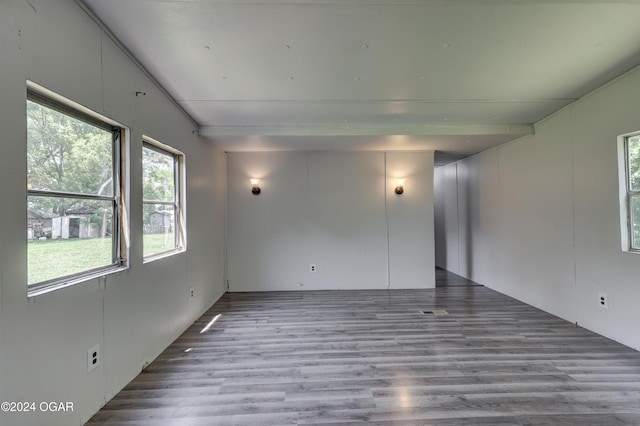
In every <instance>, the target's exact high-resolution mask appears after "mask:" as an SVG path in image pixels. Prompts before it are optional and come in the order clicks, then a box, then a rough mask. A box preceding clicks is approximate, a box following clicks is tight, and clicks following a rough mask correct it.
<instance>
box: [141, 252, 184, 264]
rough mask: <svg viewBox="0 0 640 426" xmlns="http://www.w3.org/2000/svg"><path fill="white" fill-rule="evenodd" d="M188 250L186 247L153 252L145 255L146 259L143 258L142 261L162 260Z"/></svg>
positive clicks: (145, 262)
mask: <svg viewBox="0 0 640 426" xmlns="http://www.w3.org/2000/svg"><path fill="white" fill-rule="evenodd" d="M186 251H187V250H186V249H177V250H171V251H163V252H162V253H157V254H152V255H151V256H147V257H145V258H144V259H142V263H143V264H147V263H151V262H155V261H156V260H161V259H165V258H167V257H171V256H175V255H176V254H180V253H184V252H186Z"/></svg>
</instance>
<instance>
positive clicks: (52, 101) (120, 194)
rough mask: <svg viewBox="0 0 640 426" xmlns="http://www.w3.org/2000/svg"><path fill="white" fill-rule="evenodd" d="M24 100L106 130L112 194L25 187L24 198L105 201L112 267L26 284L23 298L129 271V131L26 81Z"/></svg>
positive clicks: (106, 266) (110, 120) (108, 119)
mask: <svg viewBox="0 0 640 426" xmlns="http://www.w3.org/2000/svg"><path fill="white" fill-rule="evenodd" d="M27 100H29V101H31V102H35V103H38V104H40V105H42V106H44V107H46V108H50V109H53V110H56V111H58V112H60V113H62V114H65V115H67V116H70V117H73V118H76V119H79V120H81V121H85V122H87V123H89V124H91V125H95V126H96V127H102V128H105V129H107V128H109V129H110V131H112V132H113V134H114V136H116V137H114V141H113V146H112V149H113V151H112V166H113V181H114V183H113V194H112V195H111V196H108V197H104V196H94V195H87V194H75V193H67V192H61V191H48V190H38V189H31V188H29V187H27V197H29V196H42V197H70V198H83V199H87V200H99V201H108V202H111V203H112V209H113V210H112V212H113V213H112V214H113V218H112V228H113V231H112V259H113V261H112V263H111V264H109V265H105V266H102V267H98V268H93V269H87V270H85V271H82V272H78V273H74V274H70V275H65V276H61V277H56V278H53V279H50V280H46V281H41V282H37V283H32V284H27V286H26V287H27V297H35V296H38V295H41V294H45V293H49V292H51V291H54V290H58V289H61V288H65V287H69V286H72V285H75V284H79V283H82V282H86V281H88V280H92V279H97V278H101V277H105V276H106V275H109V274H113V273H116V272H119V271H122V270H125V269H128V268H129V239H128V226H129V223H128V220H127V217H128V208H127V205H128V203H127V201H128V197H129V193H128V188H129V185H128V180H127V173H126V170H127V164H128V147H129V139H128V138H129V129H128V128H127V127H125V126H123V125H122V124H120V123H118V122H116V121H114V120H112V119H110V118H108V117H105V116H103V115H101V114H98V113H96V112H95V111H93V110H91V109H89V108H87V107H84V106H82V105H80V104H78V103H76V102H74V101H72V100H70V99H67V98H65V97H63V96H61V95H59V94H57V93H55V92H53V91H51V90H49V89H46V88H45V87H42V86H40V85H38V84H36V83H33V82H31V81H27Z"/></svg>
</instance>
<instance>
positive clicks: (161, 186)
mask: <svg viewBox="0 0 640 426" xmlns="http://www.w3.org/2000/svg"><path fill="white" fill-rule="evenodd" d="M174 173H175V167H174V158H173V155H168V154H162V153H160V152H158V151H155V150H153V149H149V148H143V149H142V183H143V188H142V190H143V194H142V197H143V198H144V199H145V200H147V201H169V202H173V201H174V200H175V176H174Z"/></svg>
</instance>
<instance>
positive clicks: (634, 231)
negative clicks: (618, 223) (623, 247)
mask: <svg viewBox="0 0 640 426" xmlns="http://www.w3.org/2000/svg"><path fill="white" fill-rule="evenodd" d="M629 204H630V210H631V223H630V227H631V248H634V249H640V195H632V196H630V197H629Z"/></svg>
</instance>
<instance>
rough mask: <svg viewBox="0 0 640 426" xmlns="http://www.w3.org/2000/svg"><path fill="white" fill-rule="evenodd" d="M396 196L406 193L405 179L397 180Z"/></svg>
mask: <svg viewBox="0 0 640 426" xmlns="http://www.w3.org/2000/svg"><path fill="white" fill-rule="evenodd" d="M395 192H396V194H398V195H400V194H403V193H404V179H398V180H396V189H395Z"/></svg>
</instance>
